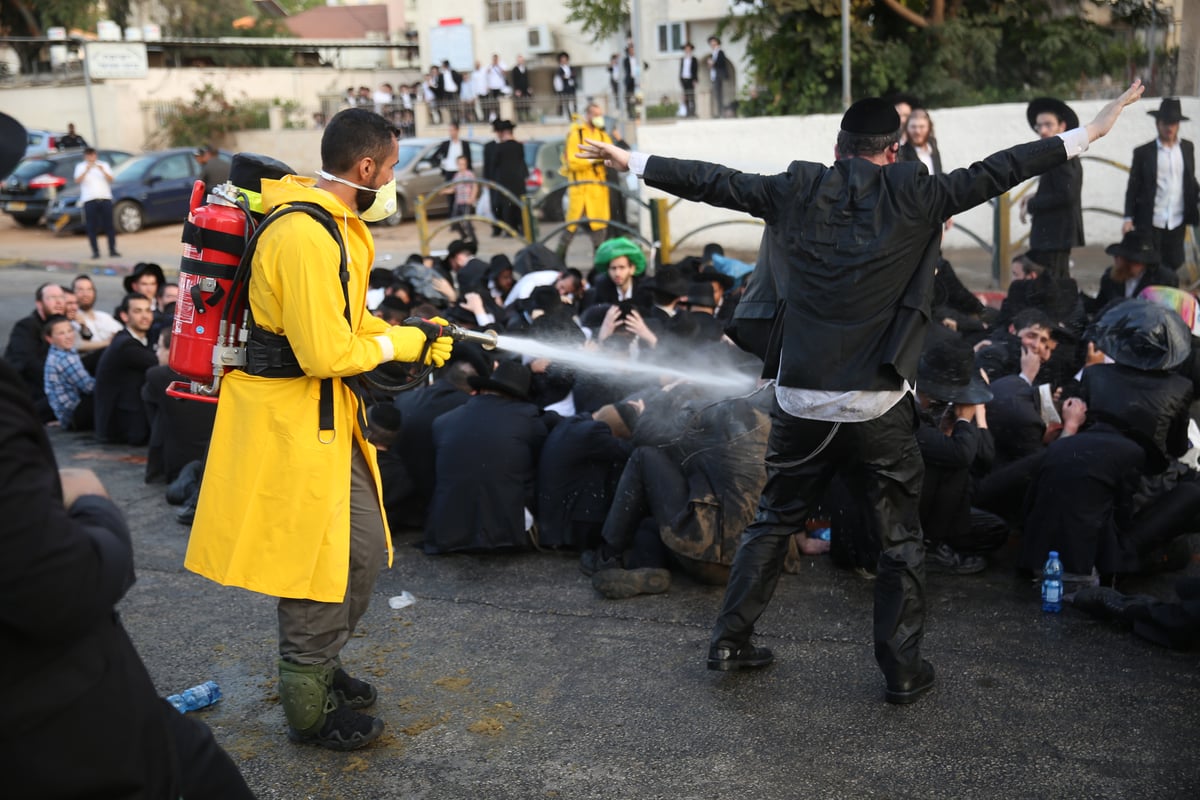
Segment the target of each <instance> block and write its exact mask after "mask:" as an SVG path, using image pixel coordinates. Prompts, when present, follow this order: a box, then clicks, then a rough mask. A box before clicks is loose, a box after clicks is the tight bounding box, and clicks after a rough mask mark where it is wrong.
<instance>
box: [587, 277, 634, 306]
mask: <svg viewBox="0 0 1200 800" xmlns="http://www.w3.org/2000/svg"><path fill="white" fill-rule="evenodd" d="M591 284H592V285H591V286H589V287H588V289H587V291H586V292H584V293H583V304H582V305H583V308H591V307H592V306H595V305H600V304H601V303H605V304H608V305H612V304H613V303H616V302H619V301H618V300H617V285H616V284H615V283H613V281H612V278H610V277H609V276H608V273H607V272H606V273H604V274H603V275H597V276H596V278H595V279H594V280H593V281H592V282H591ZM641 285H642V276H641V275H634V276H633V290H632V291H631V292H630V293H629V297H630V299H633V298H634V297H636V296H637V290H638V287H639V286H641Z"/></svg>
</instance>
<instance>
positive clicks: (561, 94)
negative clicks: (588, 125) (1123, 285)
mask: <svg viewBox="0 0 1200 800" xmlns="http://www.w3.org/2000/svg"><path fill="white" fill-rule="evenodd" d="M575 80H576V79H575V68H574V67H572V66H571V56H570V55H568V54H567V52H566V51H565V50H564V51H563V52H561V53H559V54H558V66H557V67H556V68H555V70H554V78H553V79H552V81H551V83H552V84H553V86H554V94H555V95H556V96H557V97H558V113H559V116H563V117H566V118H567V119H568V120H569V119H570V118H571V115H572V114H574V113H575V90H576V85H575Z"/></svg>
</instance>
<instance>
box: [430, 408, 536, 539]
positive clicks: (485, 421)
mask: <svg viewBox="0 0 1200 800" xmlns="http://www.w3.org/2000/svg"><path fill="white" fill-rule="evenodd" d="M546 433H547V432H546V423H545V422H544V421H543V420H542V412H541V410H540V409H539V408H538V407H537V406H535V405H533V404H532V403H526V402H524V401H522V400H516V399H514V398H511V397H508V396H504V395H498V394H478V395H475V396H474V397H472V398H471V399H470V400H468V401H467V402H466V404H465V405H463V406H461V407H460V408H456V409H455V410H453V411H451V412H449V413H448V414H444V415H442V416H441V417H439V418H438V419H437V421H436V422H434V423H433V450H434V461H435V465H436V466H435V476H436V477H435V484H434V489H433V498H432V499H431V500H430V503H429V517H428V518H427V519H426V521H425V552H427V553H451V552H455V551H458V550H497V549H505V548H521V547H526V546H527V545H528V544H529V538H528V536H526V534H525V509H526V508H528V509H530V511H532V510H533V509H535V508H537V494H536V491H535V485H534V479H535V476H536V474H537V460H538V454H539V453H540V452H541V449H542V443H543V442H545V440H546Z"/></svg>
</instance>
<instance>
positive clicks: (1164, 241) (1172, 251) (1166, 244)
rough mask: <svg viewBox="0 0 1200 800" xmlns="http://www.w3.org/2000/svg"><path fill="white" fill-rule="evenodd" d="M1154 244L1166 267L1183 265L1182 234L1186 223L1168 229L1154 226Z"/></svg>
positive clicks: (1177, 267)
mask: <svg viewBox="0 0 1200 800" xmlns="http://www.w3.org/2000/svg"><path fill="white" fill-rule="evenodd" d="M1153 230H1154V246H1155V247H1156V248H1158V255H1159V258H1160V259H1161V262H1160V263H1161V264H1162V265H1163V266H1164V267H1167V268H1168V269H1179V268H1180V267H1182V266H1183V234H1184V232H1185V231H1186V230H1187V225H1180V226H1179V227H1178V228H1172V229H1170V230H1168V229H1166V228H1154V229H1153Z"/></svg>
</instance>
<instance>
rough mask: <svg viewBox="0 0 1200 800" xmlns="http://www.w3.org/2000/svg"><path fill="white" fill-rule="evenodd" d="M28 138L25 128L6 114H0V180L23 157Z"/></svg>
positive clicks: (5, 176) (6, 175)
mask: <svg viewBox="0 0 1200 800" xmlns="http://www.w3.org/2000/svg"><path fill="white" fill-rule="evenodd" d="M28 145H29V137H28V134H27V133H26V132H25V126H23V125H22V124H21V123H19V122H17V121H16V120H15V119H13V118H12V117H10V116H9V115H8V114H0V179H3V178H7V177H8V173H10V172H12V171H13V167H15V166H16V165H17V162H18V161H20V160H21V159H22V158H24V156H25V148H26V147H27V146H28Z"/></svg>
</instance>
